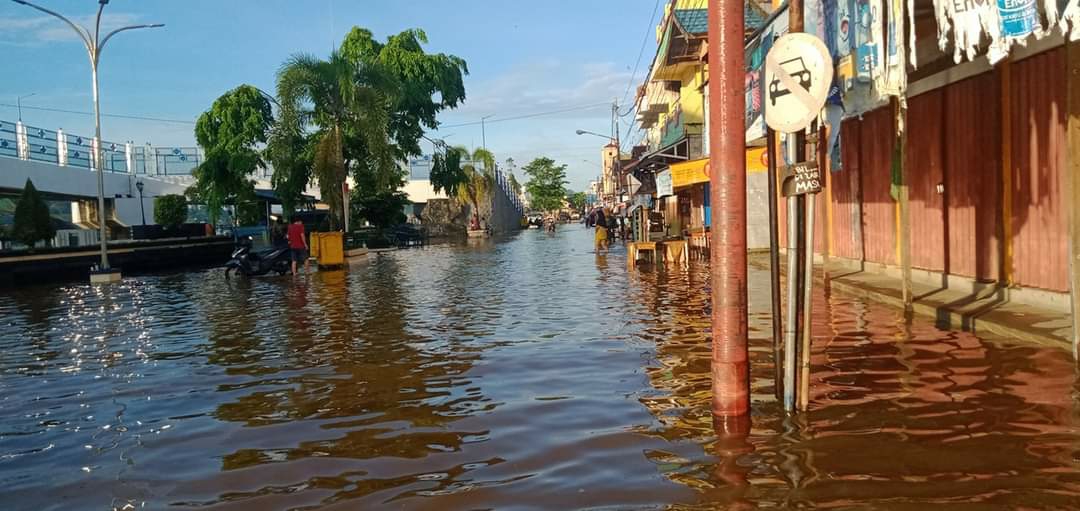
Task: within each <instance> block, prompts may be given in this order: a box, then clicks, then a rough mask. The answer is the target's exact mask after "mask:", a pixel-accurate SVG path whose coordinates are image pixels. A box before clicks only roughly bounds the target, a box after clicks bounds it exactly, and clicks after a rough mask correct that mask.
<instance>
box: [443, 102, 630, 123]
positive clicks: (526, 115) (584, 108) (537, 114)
mask: <svg viewBox="0 0 1080 511" xmlns="http://www.w3.org/2000/svg"><path fill="white" fill-rule="evenodd" d="M601 106H606V107H610V106H611V103H607V102H605V103H594V104H591V105H581V106H575V107H570V108H562V109H559V110H548V111H546V112H536V113H532V114H525V115H517V116H514V117H503V118H498V119H492V120H488V121H472V122H463V123H460V124H444V125H442V126H439V129H443V128H459V127H461V126H479V125H480V124H482V123H487V124H494V123H497V122H506V121H516V120H518V119H530V118H532V117H540V116H543V115H553V114H561V113H565V112H576V111H578V110H589V109H592V108H597V107H601Z"/></svg>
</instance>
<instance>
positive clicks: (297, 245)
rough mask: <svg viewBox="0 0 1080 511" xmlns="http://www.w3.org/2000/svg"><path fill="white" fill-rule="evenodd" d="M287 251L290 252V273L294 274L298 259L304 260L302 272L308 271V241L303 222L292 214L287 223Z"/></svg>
mask: <svg viewBox="0 0 1080 511" xmlns="http://www.w3.org/2000/svg"><path fill="white" fill-rule="evenodd" d="M289 251H290V252H291V253H292V274H293V275H296V266H297V263H299V262H300V261H303V262H304V273H307V272H308V243H307V235H306V234H305V233H304V223H303V222H301V221H300V217H298V216H293V219H292V223H291V224H289Z"/></svg>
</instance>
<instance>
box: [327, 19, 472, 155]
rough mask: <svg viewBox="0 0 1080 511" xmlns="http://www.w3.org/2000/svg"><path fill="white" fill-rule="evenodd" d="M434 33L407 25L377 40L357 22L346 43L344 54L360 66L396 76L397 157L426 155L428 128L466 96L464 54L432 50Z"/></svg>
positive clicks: (393, 126)
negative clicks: (423, 148) (422, 143)
mask: <svg viewBox="0 0 1080 511" xmlns="http://www.w3.org/2000/svg"><path fill="white" fill-rule="evenodd" d="M427 42H428V37H427V34H426V33H424V31H423V30H420V29H411V30H405V31H403V32H401V33H399V34H397V35H392V36H390V37H388V38H387V40H386V42H385V43H382V42H379V41H376V40H375V39H374V37H373V36H372V34H371V31H369V30H367V29H364V28H360V27H353V28H352V30H351V31H349V33H348V35H346V36H345V40H344V41H343V42H342V43H341V53H343V54H344V55H345V57H346V58H347V59H348V60H350V61H352V62H354V63H357V64H358V65H360V66H376V67H379V68H380V69H382V70H383V71H384V73H386V74H387V75H389V76H390V77H392V78H393V82H394V84H395V90H396V94H394V95H393V97H392V104H391V106H390V111H391V116H390V125H389V130H388V135H389V136H390V138H391V139H392V141H393V146H394V153H395V154H394V156H395V158H396V159H397V160H405V159H407V158H409V157H410V156H416V155H419V154H420V140H421V138H422V137H423V135H424V131H425V129H435V128H437V127H438V125H439V124H438V120H437V119H436V116H437V115H438V113H439V112H441V111H443V110H445V109H448V108H456V107H457V106H458V105H460V104H461V102H462V101H464V100H465V84H464V79H463V76H464V75H467V74H469V69H468V66H467V65H466V63H465V60H463V59H462V58H460V57H457V56H454V55H446V54H443V53H426V52H425V51H424V47H423V45H424V44H427Z"/></svg>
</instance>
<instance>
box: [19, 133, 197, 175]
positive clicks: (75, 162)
mask: <svg viewBox="0 0 1080 511" xmlns="http://www.w3.org/2000/svg"><path fill="white" fill-rule="evenodd" d="M93 153H94V139H93V137H84V136H81V135H75V134H71V133H64V131H63V130H57V131H53V130H48V129H44V128H37V127H34V126H28V125H26V124H23V123H21V122H10V121H2V120H0V157H5V158H19V159H22V160H29V161H38V162H43V163H52V164H55V165H59V166H61V167H79V168H84V169H88V170H89V169H92V168H93ZM202 159H203V158H202V153H201V152H200V151H199V149H198V148H196V147H169V148H164V147H152V146H150V145H146V146H135V145H133V144H131V143H130V142H129V143H116V142H102V143H101V165H102V167H103V169H104V170H105V171H106V172H123V173H131V174H140V175H151V176H153V175H190V174H191V173H192V171H194V170H195V167H198V166H199V164H200V163H202Z"/></svg>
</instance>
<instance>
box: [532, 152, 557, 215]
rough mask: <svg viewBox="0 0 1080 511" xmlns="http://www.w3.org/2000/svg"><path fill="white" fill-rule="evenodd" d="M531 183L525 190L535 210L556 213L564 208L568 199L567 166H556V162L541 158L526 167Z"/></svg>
mask: <svg viewBox="0 0 1080 511" xmlns="http://www.w3.org/2000/svg"><path fill="white" fill-rule="evenodd" d="M525 174H527V175H528V176H529V182H528V183H525V190H526V191H527V192H528V193H529V199H530V202H531V205H532V207H533V208H534V209H538V210H540V211H554V210H557V209H559V208H561V207H562V202H563V198H564V197H566V165H556V164H555V160H552V159H551V158H547V157H540V158H537V159H535V160H533V161H532V162H530V163H529V164H528V165H526V166H525Z"/></svg>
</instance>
